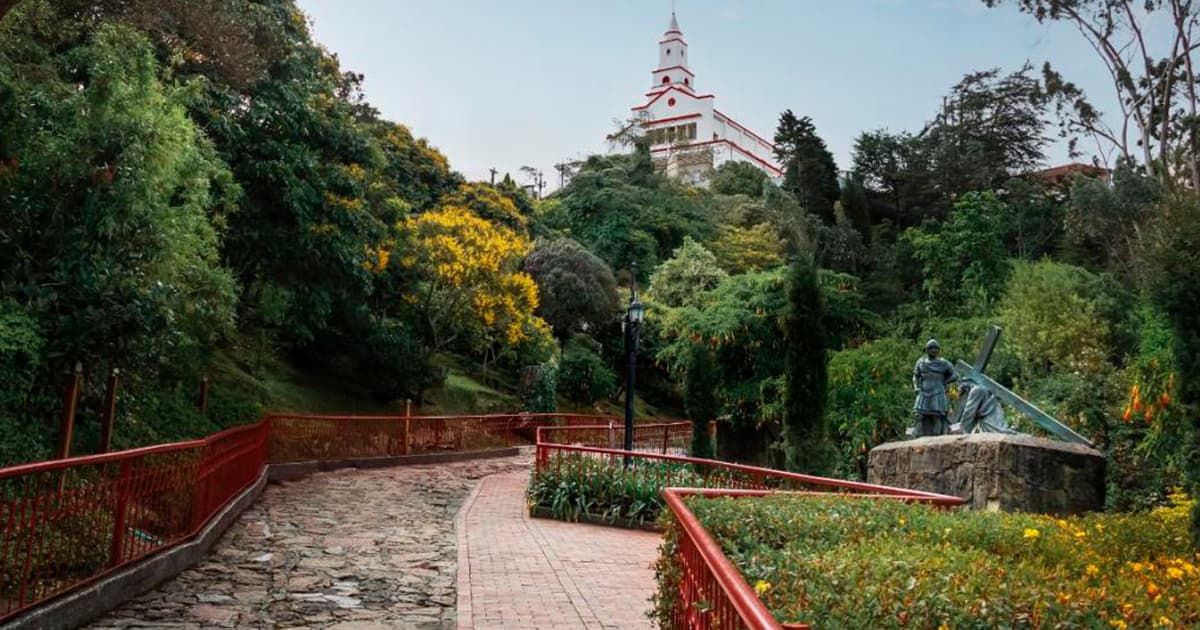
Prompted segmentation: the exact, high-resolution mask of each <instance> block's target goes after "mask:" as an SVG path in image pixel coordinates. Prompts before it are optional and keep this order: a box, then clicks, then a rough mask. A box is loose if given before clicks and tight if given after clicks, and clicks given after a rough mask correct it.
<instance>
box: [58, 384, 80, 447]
mask: <svg viewBox="0 0 1200 630" xmlns="http://www.w3.org/2000/svg"><path fill="white" fill-rule="evenodd" d="M82 384H83V364H82V363H79V362H78V361H77V362H76V363H75V371H74V372H73V373H72V374H71V376H70V378H68V379H67V386H66V390H65V392H64V393H63V415H62V423H61V424H60V425H59V429H58V458H59V459H66V458H68V457H70V456H71V438H72V437H74V435H75V411H76V409H77V408H78V407H79V388H80V386H81V385H82Z"/></svg>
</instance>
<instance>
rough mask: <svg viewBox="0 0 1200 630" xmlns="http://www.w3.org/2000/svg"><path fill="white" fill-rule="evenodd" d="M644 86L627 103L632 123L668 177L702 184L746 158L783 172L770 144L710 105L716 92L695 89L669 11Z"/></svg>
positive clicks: (769, 173) (676, 24)
mask: <svg viewBox="0 0 1200 630" xmlns="http://www.w3.org/2000/svg"><path fill="white" fill-rule="evenodd" d="M651 77H652V80H651V86H650V90H649V91H648V92H646V94H645V97H644V100H643V102H642V103H641V104H640V105H636V106H634V107H633V108H632V110H633V114H634V120H635V121H636V124H637V125H639V126H640V127H641V128H642V131H643V132H644V133H645V135H646V137H647V138H648V139H649V140H650V152H651V154H652V155H653V157H654V162H655V164H656V165H658V166H659V167H660V168H661V169H663V170H664V171H666V173H667V174H668V175H670V176H672V177H676V178H678V179H681V180H684V181H688V182H692V183H696V184H703V183H704V182H706V181H707V179H708V177H709V176H710V175H711V174H712V172H713V170H714V169H716V168H718V167H720V166H721V165H722V164H724V163H726V162H731V161H732V162H746V163H748V164H752V165H754V166H755V167H757V168H759V169H761V170H762V171H763V172H765V173H766V174H767V176H768V177H770V178H771V179H778V178H780V177H782V176H783V171H782V170H781V169H780V168H779V165H778V164H777V163H776V161H775V153H774V152H775V145H773V144H772V143H771V142H770V141H768V140H767V139H766V138H764V137H763V136H761V135H759V134H757V133H755V132H754V131H752V130H750V129H749V128H748V127H746V126H745V125H742V124H740V123H738V122H737V121H736V120H734V119H733V118H732V117H730V116H729V115H727V114H725V113H723V112H722V111H720V110H719V109H717V108H716V97H715V96H714V95H713V94H703V93H701V92H700V91H698V89H697V88H696V75H695V73H693V72H692V71H691V69H690V68H689V66H688V43H687V40H685V39H684V37H683V31H681V30H680V29H679V21H678V20H677V19H676V18H675V14H674V13H671V23H670V26H668V27H667V31H666V32H665V33H663V36H662V40H661V41H659V42H658V67H657V69H655V70H654V71H653V72H652V73H651Z"/></svg>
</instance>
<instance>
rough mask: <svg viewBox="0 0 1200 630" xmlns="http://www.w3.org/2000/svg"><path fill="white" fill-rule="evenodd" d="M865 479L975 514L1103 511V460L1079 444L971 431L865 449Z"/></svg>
mask: <svg viewBox="0 0 1200 630" xmlns="http://www.w3.org/2000/svg"><path fill="white" fill-rule="evenodd" d="M867 478H868V481H870V482H871V483H877V484H883V485H888V486H898V487H901V488H912V489H914V490H926V491H929V492H939V493H942V494H949V495H953V496H959V497H962V498H963V499H965V500H966V501H967V505H968V506H970V507H971V509H975V510H1004V511H1006V512H1038V513H1042V514H1078V513H1081V512H1089V511H1098V510H1101V509H1103V508H1104V456H1103V455H1101V454H1100V452H1099V451H1097V450H1095V449H1093V448H1089V447H1087V446H1083V445H1081V444H1069V443H1067V442H1058V441H1055V440H1049V439H1045V438H1039V437H1033V436H1030V435H1003V434H999V433H976V434H972V435H944V436H938V437H925V438H917V439H915V440H908V441H905V442H891V443H888V444H882V445H880V446H877V447H875V448H873V449H871V454H870V456H869V459H868V476H867Z"/></svg>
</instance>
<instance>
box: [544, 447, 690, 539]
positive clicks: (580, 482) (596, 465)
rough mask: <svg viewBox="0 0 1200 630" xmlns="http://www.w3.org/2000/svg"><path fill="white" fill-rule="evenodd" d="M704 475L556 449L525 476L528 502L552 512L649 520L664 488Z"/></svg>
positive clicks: (659, 508) (682, 468)
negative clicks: (544, 463)
mask: <svg viewBox="0 0 1200 630" xmlns="http://www.w3.org/2000/svg"><path fill="white" fill-rule="evenodd" d="M702 485H704V478H703V477H701V476H700V475H698V474H696V473H695V472H693V470H692V467H691V466H689V465H687V464H675V463H669V462H653V461H649V462H648V461H645V460H634V462H632V464H631V467H629V468H626V467H625V466H624V465H623V463H622V461H621V460H620V459H610V458H607V457H591V456H587V455H580V454H574V453H572V454H559V455H555V456H553V457H551V459H550V462H549V464H548V465H546V466H545V467H544V468H543V469H541V470H539V471H537V472H536V474H534V475H533V477H532V479H530V481H529V487H528V489H527V490H526V493H525V495H526V499H527V501H528V503H529V505H530V506H536V507H542V508H546V509H549V510H550V512H551V514H552V515H553V516H554V518H557V519H560V520H564V521H577V520H579V518H580V517H581V516H587V515H590V516H598V517H601V518H604V519H606V520H608V521H610V522H616V521H617V520H629V521H633V522H635V523H644V522H645V523H652V522H654V521H655V520H657V519H658V517H659V515H660V514H661V512H662V509H663V501H662V496H661V493H662V489H663V488H667V487H671V486H682V487H688V486H702Z"/></svg>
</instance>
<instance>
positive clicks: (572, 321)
mask: <svg viewBox="0 0 1200 630" xmlns="http://www.w3.org/2000/svg"><path fill="white" fill-rule="evenodd" d="M525 271H526V272H527V273H529V275H531V276H533V280H534V282H536V283H537V287H538V298H539V300H538V308H537V314H538V316H539V317H541V318H542V319H544V320H546V323H548V324H550V326H551V327H552V328H553V329H554V334H555V336H557V337H558V338H560V339H565V338H567V337H569V336H571V335H572V334H574V333H576V332H579V331H580V330H584V329H598V328H600V327H602V326H604V325H605V324H607V323H608V322H609V321H610V320H611V319H612V318H613V317H614V316H615V315H616V313H617V310H618V308H619V305H618V297H617V281H616V279H615V278H614V277H613V273H612V270H611V269H609V268H608V265H606V264H604V261H603V260H601V259H600V258H599V257H598V256H596V255H595V254H593V253H591V252H589V251H588V250H587V249H585V248H584V247H583V246H582V245H580V244H579V243H578V242H577V241H575V240H572V239H569V238H560V239H555V240H552V241H538V242H537V243H535V244H534V247H533V252H532V253H531V254H530V255H529V257H528V258H526V259H525Z"/></svg>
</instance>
